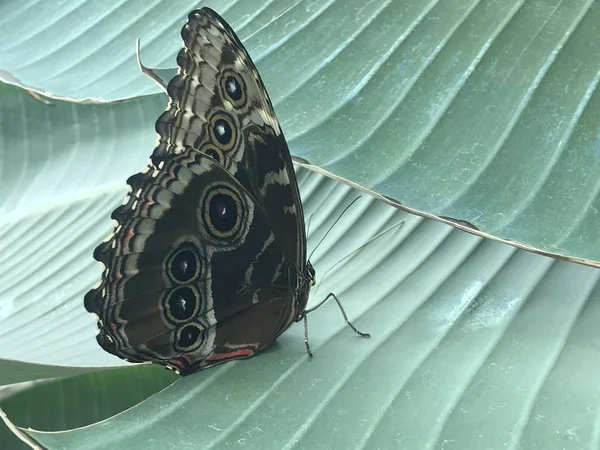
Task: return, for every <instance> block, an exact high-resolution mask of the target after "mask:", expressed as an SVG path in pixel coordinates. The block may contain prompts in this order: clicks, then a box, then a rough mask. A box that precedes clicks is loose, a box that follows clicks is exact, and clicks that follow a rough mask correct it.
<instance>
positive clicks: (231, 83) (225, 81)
mask: <svg viewBox="0 0 600 450" xmlns="http://www.w3.org/2000/svg"><path fill="white" fill-rule="evenodd" d="M220 84H221V91H222V95H223V97H225V98H226V99H227V100H229V101H230V102H231V104H232V105H233V107H234V108H239V107H241V106H243V105H244V104H245V103H246V85H245V83H244V80H243V78H242V77H241V76H240V75H238V74H237V73H236V72H234V71H233V70H231V69H227V70H225V71H224V72H223V74H222V75H221V83H220Z"/></svg>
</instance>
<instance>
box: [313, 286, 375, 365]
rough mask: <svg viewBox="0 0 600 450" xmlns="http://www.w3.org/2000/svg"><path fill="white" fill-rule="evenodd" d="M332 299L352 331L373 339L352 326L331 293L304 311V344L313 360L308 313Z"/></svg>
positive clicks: (340, 304)
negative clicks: (309, 338) (309, 339)
mask: <svg viewBox="0 0 600 450" xmlns="http://www.w3.org/2000/svg"><path fill="white" fill-rule="evenodd" d="M330 298H333V299H334V300H335V302H336V303H337V305H338V307H339V308H340V311H341V312H342V315H343V316H344V321H345V322H346V325H348V326H349V327H350V328H352V330H353V331H354V332H355V333H356V334H358V335H359V336H361V337H366V338H370V337H371V335H370V334H369V333H363V332H362V331H359V330H358V329H357V328H356V327H355V326H354V325H352V322H350V321H349V320H348V316H347V315H346V311H345V310H344V307H343V306H342V303H341V302H340V301H339V300H338V298H337V297H336V296H335V294H334V293H333V292H330V293H329V294H328V295H327V297H325V299H323V300H321V301H320V302H319V303H317V304H316V305H315V306H313V307H312V308H309V309H307V310H306V311H304V316H303V319H304V344H306V352H307V353H308V356H310V357H311V358H312V356H313V355H312V352H311V351H310V346H309V345H308V320H307V319H306V317H307V315H308V313H310V312H313V311H314V310H316V309H318V308H319V307H320V306H321V305H323V303H325V302H326V301H327V300H329V299H330Z"/></svg>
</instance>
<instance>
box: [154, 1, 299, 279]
mask: <svg viewBox="0 0 600 450" xmlns="http://www.w3.org/2000/svg"><path fill="white" fill-rule="evenodd" d="M181 35H182V37H183V48H182V49H181V51H180V52H179V54H178V56H177V64H178V67H179V68H178V73H177V75H176V76H175V77H174V78H173V79H172V80H171V81H170V82H169V85H168V87H167V92H168V94H169V97H170V102H169V106H168V108H167V110H166V111H165V112H164V113H163V114H162V116H161V117H160V118H159V119H158V121H157V125H156V129H157V132H158V134H159V136H160V140H159V145H158V147H157V148H156V150H155V153H154V156H155V157H157V158H161V157H164V156H166V155H169V154H172V153H179V152H184V151H186V149H188V148H193V149H194V150H195V151H200V152H203V153H205V154H207V155H209V156H212V157H213V158H214V159H216V160H217V161H219V162H220V163H221V164H222V165H223V166H224V167H225V168H226V169H227V171H228V172H230V173H231V174H232V175H233V176H234V177H235V178H236V179H237V180H238V181H239V182H240V183H241V184H242V185H243V186H244V187H245V188H246V189H247V190H248V192H250V193H251V194H252V195H253V196H254V197H255V198H256V199H257V201H258V203H260V204H261V205H262V207H263V209H264V210H265V213H266V214H267V216H268V217H269V219H270V224H271V227H272V229H273V231H274V234H275V236H276V237H277V239H278V240H279V241H280V242H279V245H280V246H281V247H282V248H283V249H284V253H285V255H286V258H287V259H288V260H291V261H296V263H297V265H298V269H299V270H300V272H301V273H303V272H304V267H305V261H306V236H305V231H304V217H303V212H302V208H301V202H300V194H299V192H298V186H297V181H296V175H295V173H294V168H293V165H292V160H291V157H290V152H289V149H288V146H287V143H286V141H285V138H284V136H283V133H282V131H281V128H280V126H279V121H278V120H277V117H276V115H275V112H274V110H273V106H272V104H271V101H270V99H269V96H268V94H267V92H266V90H265V87H264V84H263V82H262V80H261V78H260V75H259V74H258V71H257V70H256V67H255V66H254V64H253V62H252V60H251V59H250V56H249V55H248V52H247V51H246V49H245V48H244V46H243V45H242V43H241V42H240V40H239V39H238V37H237V36H236V35H235V33H234V32H233V30H232V29H231V27H230V26H229V25H228V24H227V23H226V22H225V21H224V20H223V19H222V18H221V17H220V16H219V15H218V14H217V13H215V12H214V11H212V10H211V9H209V8H202V9H201V10H196V11H192V12H191V13H190V14H189V16H188V22H187V23H186V24H185V26H184V27H183V29H182V32H181Z"/></svg>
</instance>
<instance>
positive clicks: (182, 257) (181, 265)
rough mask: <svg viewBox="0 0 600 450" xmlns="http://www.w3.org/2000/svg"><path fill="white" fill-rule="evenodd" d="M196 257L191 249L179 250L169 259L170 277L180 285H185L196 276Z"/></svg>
mask: <svg viewBox="0 0 600 450" xmlns="http://www.w3.org/2000/svg"><path fill="white" fill-rule="evenodd" d="M198 265H199V261H198V256H197V255H196V253H195V252H194V251H192V249H189V248H184V249H181V250H179V251H178V252H177V253H175V255H174V256H173V257H172V258H171V260H170V263H169V269H170V272H171V276H172V277H173V278H175V280H177V281H178V282H180V283H186V282H188V281H190V280H191V279H192V278H194V277H195V276H196V275H197V274H198Z"/></svg>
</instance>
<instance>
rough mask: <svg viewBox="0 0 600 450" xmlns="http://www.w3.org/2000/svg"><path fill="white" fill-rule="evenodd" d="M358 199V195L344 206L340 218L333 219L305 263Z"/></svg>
mask: <svg viewBox="0 0 600 450" xmlns="http://www.w3.org/2000/svg"><path fill="white" fill-rule="evenodd" d="M359 198H360V195H359V196H358V197H356V198H355V199H354V200H352V202H351V203H350V204H349V205H348V206H346V207H345V208H344V210H343V211H342V213H341V214H340V216H339V217H338V218H337V219H335V222H333V225H331V226H330V227H329V230H327V233H325V235H324V236H323V237H322V238H321V240H320V241H319V243H318V244H317V246H316V247H315V248H313V251H312V252H310V255H308V259H307V261H310V258H311V257H312V255H313V253H314V252H315V250H317V249H318V248H319V245H321V243H322V242H323V241H324V240H325V238H326V237H327V235H328V234H329V232H330V231H331V230H333V227H335V224H336V223H338V222H339V221H340V219H341V218H342V216H343V215H344V213H345V212H346V211H348V209H350V207H351V206H352V205H354V204H355V203H356V201H357V200H358V199H359Z"/></svg>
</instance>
